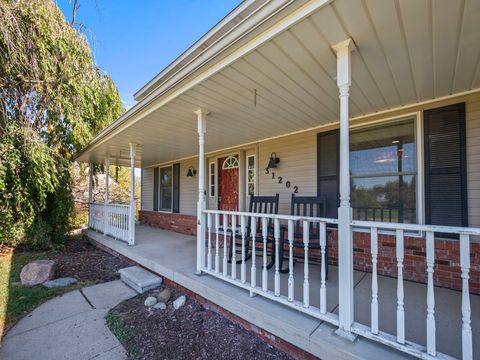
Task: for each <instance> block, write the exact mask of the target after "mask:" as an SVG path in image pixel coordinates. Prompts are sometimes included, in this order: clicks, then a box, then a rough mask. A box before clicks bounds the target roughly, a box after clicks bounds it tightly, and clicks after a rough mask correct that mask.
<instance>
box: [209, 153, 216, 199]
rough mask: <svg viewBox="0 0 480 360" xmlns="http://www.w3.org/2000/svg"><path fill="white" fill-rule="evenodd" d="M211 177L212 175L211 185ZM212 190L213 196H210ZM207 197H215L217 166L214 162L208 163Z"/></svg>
mask: <svg viewBox="0 0 480 360" xmlns="http://www.w3.org/2000/svg"><path fill="white" fill-rule="evenodd" d="M212 165H213V173H212ZM212 175H213V183H212ZM212 188H213V195H212ZM208 196H209V197H211V198H215V197H216V196H217V164H216V163H215V161H210V162H209V164H208Z"/></svg>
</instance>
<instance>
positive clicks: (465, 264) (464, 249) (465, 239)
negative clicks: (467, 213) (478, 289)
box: [460, 235, 473, 360]
mask: <svg viewBox="0 0 480 360" xmlns="http://www.w3.org/2000/svg"><path fill="white" fill-rule="evenodd" d="M460 267H461V269H462V359H463V360H467V359H468V360H471V359H473V344H472V327H471V325H470V323H471V320H470V318H471V316H472V311H471V309H470V291H469V289H468V279H469V278H470V276H469V275H468V273H469V271H470V237H469V236H468V235H460Z"/></svg>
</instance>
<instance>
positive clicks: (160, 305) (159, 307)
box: [153, 302, 167, 310]
mask: <svg viewBox="0 0 480 360" xmlns="http://www.w3.org/2000/svg"><path fill="white" fill-rule="evenodd" d="M153 308H154V309H156V310H165V309H166V308H167V305H166V304H165V303H163V302H158V303H156V304H155V305H153Z"/></svg>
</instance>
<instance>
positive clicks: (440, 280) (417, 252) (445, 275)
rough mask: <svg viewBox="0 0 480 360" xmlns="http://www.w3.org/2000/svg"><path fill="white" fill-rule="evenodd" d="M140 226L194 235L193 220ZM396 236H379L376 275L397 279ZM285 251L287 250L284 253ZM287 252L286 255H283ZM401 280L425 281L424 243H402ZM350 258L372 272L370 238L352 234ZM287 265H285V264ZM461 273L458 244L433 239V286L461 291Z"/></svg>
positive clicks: (479, 248)
mask: <svg viewBox="0 0 480 360" xmlns="http://www.w3.org/2000/svg"><path fill="white" fill-rule="evenodd" d="M139 218H140V223H142V224H144V225H149V226H153V227H157V228H160V229H165V230H171V231H176V232H179V233H182V234H186V235H196V232H197V224H196V216H194V215H183V214H173V213H172V214H171V213H159V212H156V211H140V216H139ZM337 234H338V233H337V231H336V230H329V236H328V244H329V263H330V264H331V265H338V261H337V259H338V238H337ZM395 243H396V240H395V236H392V235H380V234H379V235H378V257H377V260H378V264H377V269H378V274H380V275H385V276H391V277H396V276H397V260H396V250H395ZM285 250H286V249H285ZM470 253H471V267H470V283H469V285H470V292H471V293H473V294H480V243H471V244H470ZM286 254H288V252H287V251H286V252H285V255H286ZM404 254H405V255H404V261H403V265H404V267H403V277H404V279H405V280H411V281H415V282H420V283H426V281H427V272H426V268H427V263H426V243H425V239H420V238H414V237H405V239H404ZM295 255H296V256H298V257H300V258H303V251H302V249H296V251H295ZM310 255H311V256H312V258H317V259H318V255H319V254H318V250H313V249H312V250H311V251H310ZM353 258H354V267H355V270H359V271H365V272H371V271H372V257H371V254H370V234H369V233H360V232H355V233H354V236H353ZM285 265H286V264H285ZM460 275H461V269H460V249H459V241H458V240H445V239H435V268H434V273H433V277H434V281H435V285H437V286H441V287H446V288H450V289H454V290H462V278H461V276H460Z"/></svg>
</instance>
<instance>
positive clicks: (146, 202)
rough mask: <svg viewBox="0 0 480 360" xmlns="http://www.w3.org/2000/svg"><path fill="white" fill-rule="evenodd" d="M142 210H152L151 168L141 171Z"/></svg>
mask: <svg viewBox="0 0 480 360" xmlns="http://www.w3.org/2000/svg"><path fill="white" fill-rule="evenodd" d="M141 187H142V188H141V197H142V203H141V208H142V210H146V211H152V210H153V168H149V169H142V183H141Z"/></svg>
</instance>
